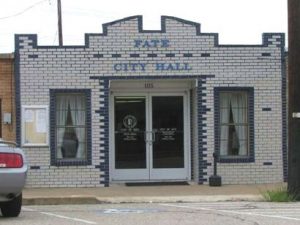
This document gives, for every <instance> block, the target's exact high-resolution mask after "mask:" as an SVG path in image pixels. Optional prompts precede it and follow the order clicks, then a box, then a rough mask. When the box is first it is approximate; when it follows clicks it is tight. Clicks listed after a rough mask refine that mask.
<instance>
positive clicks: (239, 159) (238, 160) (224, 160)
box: [218, 156, 254, 163]
mask: <svg viewBox="0 0 300 225" xmlns="http://www.w3.org/2000/svg"><path fill="white" fill-rule="evenodd" d="M218 162H219V163H252V162H254V157H251V156H236V157H235V156H228V157H220V158H219V160H218Z"/></svg>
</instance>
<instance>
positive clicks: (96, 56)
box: [93, 54, 103, 58]
mask: <svg viewBox="0 0 300 225" xmlns="http://www.w3.org/2000/svg"><path fill="white" fill-rule="evenodd" d="M93 57H94V58H103V54H94V55H93Z"/></svg>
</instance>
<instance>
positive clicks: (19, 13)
mask: <svg viewBox="0 0 300 225" xmlns="http://www.w3.org/2000/svg"><path fill="white" fill-rule="evenodd" d="M47 1H49V0H42V1H39V2H36V3H35V4H33V5H31V6H29V7H27V8H26V9H24V10H22V11H21V12H18V13H16V14H13V15H10V16H5V17H0V20H5V19H10V18H13V17H17V16H20V15H22V14H23V13H25V12H27V11H28V10H30V9H32V8H34V7H36V6H37V5H39V4H42V3H44V2H47ZM49 4H51V3H50V1H49Z"/></svg>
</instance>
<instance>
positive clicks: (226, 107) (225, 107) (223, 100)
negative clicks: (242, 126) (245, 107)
mask: <svg viewBox="0 0 300 225" xmlns="http://www.w3.org/2000/svg"><path fill="white" fill-rule="evenodd" d="M220 106H221V107H220V111H221V112H220V113H221V118H220V119H221V124H224V123H229V116H230V114H229V112H230V95H229V94H227V93H223V94H221V95H220ZM228 131H229V126H227V125H225V126H221V143H220V155H228Z"/></svg>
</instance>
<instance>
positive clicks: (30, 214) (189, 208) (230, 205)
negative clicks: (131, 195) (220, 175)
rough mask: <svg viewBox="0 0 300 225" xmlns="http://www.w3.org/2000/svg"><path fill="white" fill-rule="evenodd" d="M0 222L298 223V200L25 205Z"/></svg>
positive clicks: (22, 224) (17, 224)
mask: <svg viewBox="0 0 300 225" xmlns="http://www.w3.org/2000/svg"><path fill="white" fill-rule="evenodd" d="M0 224H5V225H6V224H11V225H35V224H36V225H40V224H42V225H47V224H49V225H50V224H51V225H52V224H58V225H60V224H63V225H68V224H83V225H84V224H105V225H110V224H122V225H123V224H124V225H127V224H128V225H129V224H130V225H132V224H137V225H140V224H145V225H146V224H160V225H161V224H162V225H164V224H172V225H176V224H178V225H179V224H180V225H191V224H197V225H202V224H203V225H204V224H205V225H207V224H212V225H217V224H218V225H219V224H222V225H227V224H228V225H235V224H239V225H240V224H251V225H253V224H255V225H269V224H272V225H282V224H288V225H294V224H298V225H299V224H300V203H267V202H211V203H204V202H203V203H161V204H159V203H148V204H97V205H52V206H24V207H23V210H22V213H21V215H20V216H19V217H18V218H3V217H2V216H0Z"/></svg>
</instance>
